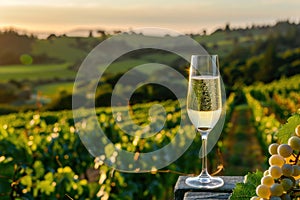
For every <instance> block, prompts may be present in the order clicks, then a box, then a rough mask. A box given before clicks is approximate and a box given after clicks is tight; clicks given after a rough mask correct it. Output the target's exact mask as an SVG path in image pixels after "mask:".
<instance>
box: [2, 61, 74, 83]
mask: <svg viewBox="0 0 300 200" xmlns="http://www.w3.org/2000/svg"><path fill="white" fill-rule="evenodd" d="M69 65H70V64H69V63H64V64H44V65H29V66H27V65H26V66H25V65H8V66H1V67H0V81H1V82H6V81H9V80H24V79H28V80H38V79H43V80H47V79H53V78H73V77H75V75H76V72H74V71H71V70H69V69H68V67H69Z"/></svg>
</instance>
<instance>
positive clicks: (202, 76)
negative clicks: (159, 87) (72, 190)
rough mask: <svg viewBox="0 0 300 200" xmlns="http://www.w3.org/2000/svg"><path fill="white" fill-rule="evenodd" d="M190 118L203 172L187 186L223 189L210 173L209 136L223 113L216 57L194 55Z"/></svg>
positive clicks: (188, 107)
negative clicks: (199, 145) (197, 138)
mask: <svg viewBox="0 0 300 200" xmlns="http://www.w3.org/2000/svg"><path fill="white" fill-rule="evenodd" d="M187 112H188V116H189V118H190V120H191V122H192V124H193V125H194V126H195V128H196V129H197V131H198V132H199V133H200V135H201V139H202V171H201V173H200V175H198V176H196V177H188V178H187V179H186V184H188V185H190V186H192V187H196V188H205V189H213V188H218V187H221V186H222V185H223V184H224V181H223V180H222V179H221V178H220V177H212V176H210V175H209V173H208V171H207V157H206V156H207V137H208V135H209V133H210V131H211V130H212V129H213V128H214V126H215V125H216V123H217V122H218V120H219V118H220V116H221V113H222V94H221V85H220V74H219V62H218V56H217V55H192V58H191V66H190V71H189V85H188V94H187Z"/></svg>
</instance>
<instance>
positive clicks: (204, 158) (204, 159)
mask: <svg viewBox="0 0 300 200" xmlns="http://www.w3.org/2000/svg"><path fill="white" fill-rule="evenodd" d="M207 136H208V131H201V139H202V171H201V174H200V178H203V179H207V178H209V177H210V175H209V173H208V171H207ZM204 181H205V180H204ZM206 181H207V180H206Z"/></svg>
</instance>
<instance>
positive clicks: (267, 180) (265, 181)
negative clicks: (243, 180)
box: [261, 175, 275, 187]
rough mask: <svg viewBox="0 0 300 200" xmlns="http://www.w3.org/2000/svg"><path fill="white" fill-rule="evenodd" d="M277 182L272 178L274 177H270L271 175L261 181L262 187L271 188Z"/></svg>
mask: <svg viewBox="0 0 300 200" xmlns="http://www.w3.org/2000/svg"><path fill="white" fill-rule="evenodd" d="M274 183H275V182H274V178H273V177H272V176H270V175H268V176H264V177H262V179H261V184H262V185H266V186H269V187H270V186H271V185H273V184H274Z"/></svg>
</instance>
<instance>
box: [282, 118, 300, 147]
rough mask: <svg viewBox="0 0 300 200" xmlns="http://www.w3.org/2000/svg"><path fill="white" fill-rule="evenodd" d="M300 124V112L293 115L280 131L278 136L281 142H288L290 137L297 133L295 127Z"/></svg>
mask: <svg viewBox="0 0 300 200" xmlns="http://www.w3.org/2000/svg"><path fill="white" fill-rule="evenodd" d="M299 124H300V114H295V115H293V116H291V117H290V118H289V119H288V120H287V123H286V124H284V125H283V126H282V127H281V128H280V129H279V131H278V133H277V137H278V140H279V141H280V143H282V144H287V142H288V140H289V138H290V137H291V136H293V135H295V128H296V126H297V125H299Z"/></svg>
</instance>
